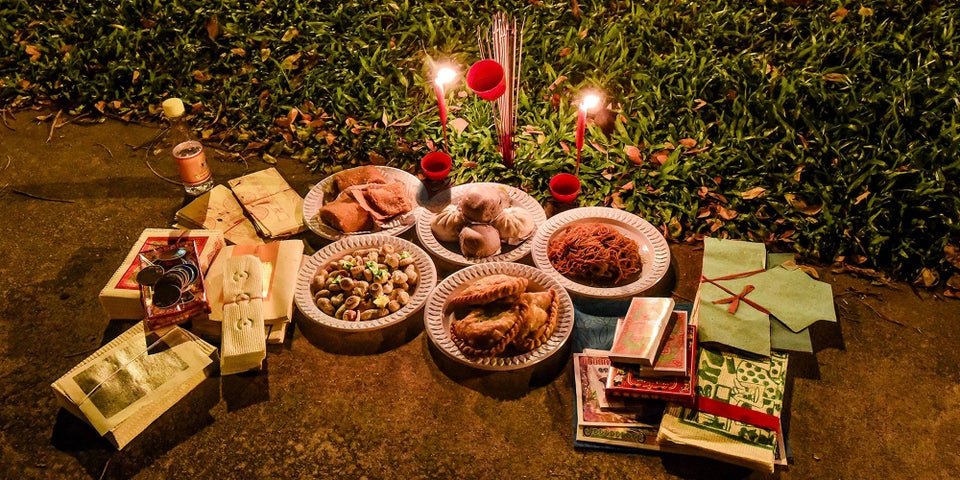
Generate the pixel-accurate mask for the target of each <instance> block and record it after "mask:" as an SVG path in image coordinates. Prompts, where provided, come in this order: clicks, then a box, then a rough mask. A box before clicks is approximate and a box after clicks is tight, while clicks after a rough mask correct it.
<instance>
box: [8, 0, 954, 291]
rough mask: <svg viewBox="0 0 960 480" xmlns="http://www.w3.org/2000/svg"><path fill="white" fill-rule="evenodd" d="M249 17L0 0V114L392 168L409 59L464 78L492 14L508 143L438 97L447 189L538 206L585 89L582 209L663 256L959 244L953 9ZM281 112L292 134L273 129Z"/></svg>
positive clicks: (488, 6) (896, 257) (418, 104)
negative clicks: (648, 228) (599, 120)
mask: <svg viewBox="0 0 960 480" xmlns="http://www.w3.org/2000/svg"><path fill="white" fill-rule="evenodd" d="M253 4H254V2H241V1H221V2H211V1H195V0H175V1H160V0H154V1H147V0H128V1H106V0H100V1H89V2H86V1H66V0H47V1H39V2H27V1H16V0H14V1H7V2H5V3H4V4H3V6H2V7H0V9H2V10H0V36H2V38H3V42H0V104H7V105H10V104H24V103H29V102H33V101H37V100H46V99H49V100H53V101H54V102H57V103H58V104H60V105H62V106H66V107H69V108H73V109H75V111H77V109H81V108H86V109H91V108H99V109H101V110H103V111H105V112H106V113H108V114H116V115H121V116H122V115H127V116H128V118H136V119H152V120H156V119H158V118H159V116H158V114H157V109H156V105H157V104H158V103H159V101H160V100H161V99H163V98H164V97H167V96H170V95H178V96H182V97H184V98H185V99H187V100H188V101H189V102H191V103H197V102H200V103H202V106H201V105H200V104H199V103H198V105H197V111H196V115H195V118H193V120H192V121H193V123H194V125H195V126H196V127H197V128H198V130H206V132H205V135H207V136H209V137H210V138H212V139H215V140H218V141H219V140H223V142H224V144H225V145H230V146H231V148H233V149H234V150H236V151H238V152H239V151H243V152H244V154H245V155H249V154H253V153H261V154H263V153H265V154H267V155H271V156H276V155H292V156H295V157H297V158H301V159H303V160H304V161H307V162H310V163H311V164H312V165H314V166H316V167H318V168H323V169H324V170H325V171H326V170H327V169H328V168H342V167H343V166H345V165H349V164H352V163H358V162H367V161H369V159H370V158H373V159H379V158H380V157H381V156H382V157H385V158H386V159H387V160H388V161H389V162H391V163H392V164H399V165H403V166H406V167H408V168H411V169H412V168H413V167H412V165H413V164H414V162H416V161H417V159H418V158H419V157H420V156H421V155H422V154H423V152H424V151H425V150H426V149H427V148H428V146H427V145H428V144H429V143H431V142H432V141H437V142H438V141H439V140H438V139H439V132H438V120H437V118H436V117H437V115H436V112H435V111H434V110H430V109H431V108H434V105H435V103H434V99H433V97H432V90H431V89H430V88H429V83H428V77H429V76H430V66H429V63H430V61H431V59H440V58H443V59H453V60H456V61H458V62H459V63H460V64H461V65H464V66H466V65H469V64H470V63H471V62H472V61H475V60H477V56H478V53H477V51H478V50H477V45H476V35H475V32H476V28H477V27H478V26H482V25H485V24H486V23H487V22H488V21H489V18H490V14H491V13H492V12H495V11H498V10H500V9H504V10H507V11H513V12H516V13H522V14H523V15H524V16H525V17H526V19H527V33H526V46H525V54H526V55H525V58H526V61H525V62H524V76H523V88H522V93H521V95H520V112H519V118H518V124H519V125H521V126H526V125H529V126H531V127H530V128H529V129H522V130H521V131H522V133H521V135H520V136H519V138H518V139H517V142H518V147H517V148H518V157H519V160H518V164H517V167H516V169H514V170H512V171H506V170H505V169H504V168H503V167H502V166H500V165H499V156H498V154H497V150H496V140H495V135H493V128H492V113H491V108H490V105H489V104H487V103H484V102H482V101H480V100H479V99H477V98H476V97H475V96H473V95H463V96H460V95H458V93H459V92H462V91H463V90H464V89H465V87H464V85H462V82H460V85H458V86H457V87H456V88H457V92H454V93H452V94H451V95H450V96H449V101H450V104H451V108H453V109H455V110H456V111H455V112H453V113H452V114H451V118H453V117H462V118H464V119H465V120H467V121H468V122H469V124H468V126H467V128H466V129H465V130H464V131H463V132H462V133H460V134H455V135H453V137H452V139H451V140H452V153H453V154H454V156H455V158H456V159H457V163H458V166H459V168H458V170H456V175H457V177H458V179H459V180H461V181H468V180H474V179H478V180H480V179H482V180H490V179H497V180H500V181H506V182H510V183H514V184H517V185H522V186H523V187H525V188H527V189H528V190H529V191H530V192H531V193H534V194H535V195H538V196H540V197H544V196H545V194H546V182H547V180H548V179H549V177H550V176H551V175H552V174H553V173H555V172H559V171H570V170H571V169H572V164H573V154H572V153H567V152H566V151H565V148H564V147H565V146H568V145H572V143H573V131H574V120H575V107H574V105H573V104H572V102H574V101H575V100H576V94H577V92H578V91H579V90H580V89H581V88H582V87H585V86H595V87H599V88H601V89H602V90H603V91H605V92H606V94H607V97H608V100H609V101H611V102H612V103H613V104H614V106H615V108H614V110H615V111H616V112H618V113H617V114H616V115H615V116H614V117H613V121H612V123H611V124H610V126H611V127H612V129H611V130H610V133H609V134H607V135H605V134H604V133H603V132H601V131H600V129H599V128H598V127H597V126H596V125H593V126H591V128H590V132H589V133H588V135H589V140H590V141H592V142H595V144H596V145H595V146H588V147H587V148H586V149H585V151H584V165H583V169H582V173H583V176H584V181H585V190H584V196H585V198H584V201H585V203H607V204H614V205H617V206H622V207H623V208H626V209H628V210H630V211H634V212H636V213H638V214H639V215H641V216H643V217H645V218H647V219H648V220H650V221H651V222H652V223H654V224H655V225H662V226H663V227H664V230H665V231H666V233H667V234H668V235H669V236H671V237H673V238H674V239H677V240H684V239H687V240H689V239H691V238H696V235H700V234H709V235H724V236H730V237H732V238H748V239H756V240H766V241H768V242H769V241H772V242H775V243H779V244H780V246H784V244H789V246H791V247H792V248H795V249H796V250H798V251H800V252H802V253H804V254H807V255H809V256H812V257H816V258H820V259H822V260H824V261H828V262H829V261H831V260H832V259H833V258H834V257H835V256H837V255H845V256H846V257H847V261H851V260H854V261H856V262H861V261H862V262H863V265H864V266H871V265H872V266H878V267H881V268H883V269H885V270H887V271H890V272H893V273H894V274H896V275H898V276H901V277H912V276H914V275H915V274H916V272H917V271H918V270H919V269H920V268H921V267H933V268H938V269H942V270H946V269H947V263H946V261H945V259H944V254H943V249H944V246H945V245H946V243H947V242H948V241H949V240H950V239H951V238H952V239H953V241H954V243H956V239H957V238H958V236H960V224H958V219H957V217H958V212H960V195H958V187H957V185H958V180H957V179H958V178H960V159H958V148H960V132H958V125H960V113H958V112H960V98H958V95H960V93H958V92H960V74H958V72H960V69H958V63H957V62H958V51H957V49H958V47H957V45H960V21H958V19H960V6H958V5H957V4H956V3H955V2H940V4H938V3H936V2H902V1H899V0H885V1H884V0H878V1H870V0H867V1H864V2H862V4H860V3H850V4H847V5H846V9H849V10H846V9H844V8H842V4H841V3H840V2H833V1H829V2H806V1H800V0H793V1H792V2H791V1H787V2H776V1H769V0H768V1H764V0H755V1H748V2H742V1H734V0H698V1H685V0H649V1H635V2H631V1H606V2H601V1H592V0H583V1H581V2H579V8H580V12H579V15H575V14H574V12H573V11H572V10H571V3H570V2H558V1H534V0H530V1H528V2H519V1H517V2H507V1H496V2H486V3H484V2H459V1H442V2H441V1H438V2H431V3H426V4H423V3H421V2H404V1H400V0H395V1H386V2H381V1H355V0H352V1H346V2H326V1H317V2H308V1H283V2H278V1H271V0H265V1H261V2H259V3H256V5H255V6H254V5H253ZM214 18H215V19H214ZM465 68H466V67H464V69H465ZM561 76H565V77H567V79H566V80H565V81H560V82H558V83H555V82H557V81H558V78H560V77H561ZM551 85H553V88H551ZM292 108H298V109H299V111H300V112H301V113H302V114H305V115H306V117H304V116H302V115H298V116H297V118H296V120H295V122H294V123H293V125H292V126H287V124H286V122H285V121H284V120H283V119H284V118H286V116H287V114H288V113H289V112H290V111H291V109H292ZM295 113H296V112H295ZM691 139H692V140H695V141H696V145H693V142H691ZM681 140H683V142H681ZM671 146H672V147H675V148H670V147H671ZM630 147H638V149H639V150H633V149H632V148H630ZM625 149H627V151H628V152H630V153H631V154H634V153H636V152H637V151H639V153H640V157H639V159H640V160H641V161H642V163H641V164H640V165H636V164H635V163H633V162H631V161H630V160H629V158H628V155H627V153H625ZM634 157H635V158H636V156H635V155H634ZM266 158H267V160H269V159H270V157H269V156H268V157H266ZM657 160H660V161H664V163H663V164H662V165H661V164H659V162H658V161H657ZM629 182H632V183H629ZM624 185H626V187H627V188H626V189H623V188H621V187H623V186H624ZM631 186H632V187H633V188H632V189H631V188H630V187H631ZM761 189H762V193H760V192H761ZM744 192H749V193H747V194H746V195H744Z"/></svg>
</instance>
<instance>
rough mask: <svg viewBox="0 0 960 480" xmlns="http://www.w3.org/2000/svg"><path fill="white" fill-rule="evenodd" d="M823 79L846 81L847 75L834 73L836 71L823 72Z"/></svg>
mask: <svg viewBox="0 0 960 480" xmlns="http://www.w3.org/2000/svg"><path fill="white" fill-rule="evenodd" d="M823 79H824V80H826V81H828V82H846V81H848V77H847V76H846V75H845V74H842V73H836V72H833V73H824V74H823Z"/></svg>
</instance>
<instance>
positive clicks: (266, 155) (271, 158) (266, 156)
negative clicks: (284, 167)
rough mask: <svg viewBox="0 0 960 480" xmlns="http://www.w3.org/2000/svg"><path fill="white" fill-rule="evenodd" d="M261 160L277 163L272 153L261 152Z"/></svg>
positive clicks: (271, 163) (272, 163)
mask: <svg viewBox="0 0 960 480" xmlns="http://www.w3.org/2000/svg"><path fill="white" fill-rule="evenodd" d="M263 161H264V162H266V163H268V164H270V165H276V164H277V159H276V157H274V156H273V155H270V154H269V153H264V154H263Z"/></svg>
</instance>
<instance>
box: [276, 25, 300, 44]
mask: <svg viewBox="0 0 960 480" xmlns="http://www.w3.org/2000/svg"><path fill="white" fill-rule="evenodd" d="M297 35H300V30H297V29H296V27H290V28H288V29H287V31H286V32H284V33H283V36H282V37H280V41H281V42H284V43H286V42H289V41H290V40H293V39H294V38H297Z"/></svg>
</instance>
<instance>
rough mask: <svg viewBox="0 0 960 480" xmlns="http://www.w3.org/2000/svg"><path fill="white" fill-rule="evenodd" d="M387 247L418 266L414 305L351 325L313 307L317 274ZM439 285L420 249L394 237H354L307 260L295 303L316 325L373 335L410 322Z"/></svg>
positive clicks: (435, 272)
mask: <svg viewBox="0 0 960 480" xmlns="http://www.w3.org/2000/svg"><path fill="white" fill-rule="evenodd" d="M384 245H393V246H394V247H396V249H397V251H398V252H400V251H403V250H406V251H408V252H410V255H412V256H413V264H414V265H416V267H417V273H418V274H419V275H420V278H419V281H418V282H417V288H416V289H414V291H413V293H411V294H410V302H409V303H407V304H406V305H404V306H403V308H401V309H400V310H397V311H396V312H393V313H391V314H390V315H387V316H385V317H380V318H377V319H375V320H368V321H364V322H359V321H358V322H347V321H344V320H340V319H337V318H335V317H331V316H330V315H327V314H325V313H323V312H322V311H320V309H319V308H318V307H317V305H316V304H315V303H313V294H312V293H311V292H310V283H311V282H312V281H313V277H314V275H315V274H316V273H317V270H319V269H320V267H322V266H324V265H326V264H328V263H330V261H331V260H337V259H339V258H342V257H344V256H346V255H347V254H349V253H351V252H354V251H357V250H361V249H365V248H374V247H382V246H384ZM436 284H437V267H435V266H434V265H433V261H432V260H431V259H430V256H429V255H427V252H424V251H423V249H421V248H420V247H418V246H416V245H414V244H413V243H410V242H408V241H406V240H403V239H401V238H397V237H392V236H390V235H383V234H375V235H354V236H349V237H346V238H344V239H343V240H339V241H336V242H334V243H331V244H330V245H327V246H326V247H324V248H322V249H320V251H318V252H317V253H314V254H313V256H311V257H310V258H309V259H307V261H306V262H305V263H304V264H303V266H302V267H300V273H299V274H297V287H296V294H295V296H294V300H295V301H296V303H297V308H298V309H300V311H301V312H303V314H304V315H305V316H306V317H307V318H308V319H310V320H311V321H312V322H314V323H317V324H319V325H323V326H325V327H329V328H333V329H336V330H342V331H349V332H360V331H370V330H378V329H381V328H384V327H387V326H389V325H392V324H394V323H398V322H402V321H403V320H406V319H407V318H409V317H410V316H411V315H413V314H414V313H416V312H417V311H418V310H420V309H421V308H422V307H423V304H424V303H426V301H427V297H428V296H430V292H432V291H433V287H434V286H436Z"/></svg>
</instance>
